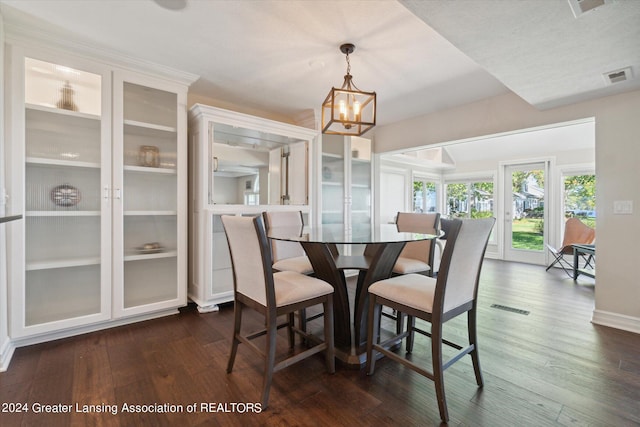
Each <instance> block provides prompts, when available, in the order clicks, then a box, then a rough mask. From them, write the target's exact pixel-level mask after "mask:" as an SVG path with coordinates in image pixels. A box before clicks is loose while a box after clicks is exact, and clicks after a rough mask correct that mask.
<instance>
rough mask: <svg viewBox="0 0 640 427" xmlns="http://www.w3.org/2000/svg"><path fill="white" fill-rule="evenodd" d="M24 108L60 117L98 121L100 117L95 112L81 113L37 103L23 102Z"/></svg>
mask: <svg viewBox="0 0 640 427" xmlns="http://www.w3.org/2000/svg"><path fill="white" fill-rule="evenodd" d="M25 109H27V110H31V111H39V112H43V113H49V114H55V115H59V116H61V117H75V118H80V119H88V120H96V121H100V119H101V117H100V116H99V115H96V114H88V113H82V112H80V111H71V110H63V109H61V108H56V107H49V106H45V105H38V104H25Z"/></svg>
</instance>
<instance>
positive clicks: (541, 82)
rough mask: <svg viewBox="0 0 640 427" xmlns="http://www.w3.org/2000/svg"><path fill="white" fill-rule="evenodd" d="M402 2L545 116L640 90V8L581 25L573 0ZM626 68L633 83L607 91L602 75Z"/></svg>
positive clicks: (593, 17) (591, 16)
mask: <svg viewBox="0 0 640 427" xmlns="http://www.w3.org/2000/svg"><path fill="white" fill-rule="evenodd" d="M401 2H402V3H403V4H404V5H405V6H406V7H407V8H408V9H409V10H411V11H412V12H413V13H414V14H415V15H416V16H418V17H420V19H422V20H423V21H424V22H425V23H426V24H428V25H429V26H430V27H431V28H433V29H435V30H436V31H437V32H438V33H439V34H441V35H442V36H444V37H445V38H446V39H447V40H449V41H450V42H451V43H453V45H454V46H456V47H457V48H458V49H460V50H461V51H462V52H464V53H465V54H466V55H467V56H469V57H470V58H471V59H473V60H474V61H476V62H477V63H478V64H479V65H480V66H482V67H483V68H484V69H485V70H487V71H488V72H489V73H491V74H492V75H493V76H494V77H496V78H497V79H498V80H500V81H501V82H502V83H504V84H505V86H507V87H508V88H510V89H511V90H512V91H513V92H515V93H516V94H517V95H519V96H520V97H521V98H523V99H524V100H525V101H527V102H528V103H530V104H531V105H533V106H535V107H537V108H539V109H545V108H550V107H556V106H560V105H565V104H570V103H574V102H578V101H583V100H587V99H591V98H595V97H599V96H604V95H611V94H615V93H620V92H625V91H629V90H635V89H640V78H639V77H640V1H637V0H608V2H607V3H605V4H604V5H603V6H601V7H599V8H597V9H593V10H591V11H589V12H586V13H584V14H582V15H580V16H579V17H578V18H576V17H575V16H574V14H573V12H572V10H571V7H570V5H569V2H568V1H567V0H531V1H496V0H474V1H466V2H451V1H419V0H401ZM625 67H631V68H632V77H635V78H632V79H630V80H628V81H626V82H622V83H617V84H615V85H607V83H606V81H605V78H604V77H603V73H607V72H610V71H614V70H619V69H621V68H625Z"/></svg>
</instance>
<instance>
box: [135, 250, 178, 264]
mask: <svg viewBox="0 0 640 427" xmlns="http://www.w3.org/2000/svg"><path fill="white" fill-rule="evenodd" d="M177 256H178V251H175V250H172V251H164V252H157V253H155V254H139V253H130V254H129V255H125V257H124V260H125V261H145V260H149V259H159V258H175V257H177Z"/></svg>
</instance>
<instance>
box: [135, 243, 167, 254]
mask: <svg viewBox="0 0 640 427" xmlns="http://www.w3.org/2000/svg"><path fill="white" fill-rule="evenodd" d="M136 249H137V250H138V252H140V253H141V254H155V253H158V252H162V251H164V248H163V247H162V245H160V243H158V242H151V243H145V244H144V245H142V246H140V247H139V248H136Z"/></svg>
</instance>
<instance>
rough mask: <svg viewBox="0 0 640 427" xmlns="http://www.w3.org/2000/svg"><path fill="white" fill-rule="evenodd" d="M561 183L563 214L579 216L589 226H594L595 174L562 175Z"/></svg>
mask: <svg viewBox="0 0 640 427" xmlns="http://www.w3.org/2000/svg"><path fill="white" fill-rule="evenodd" d="M563 185H564V200H563V202H564V212H565V216H566V217H567V218H570V217H577V218H580V219H581V220H582V222H584V223H585V224H587V225H588V226H589V227H595V226H596V176H595V175H594V174H575V175H573V174H572V175H564V176H563Z"/></svg>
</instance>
